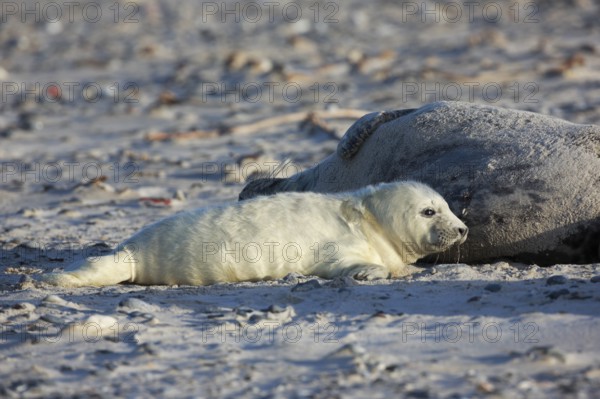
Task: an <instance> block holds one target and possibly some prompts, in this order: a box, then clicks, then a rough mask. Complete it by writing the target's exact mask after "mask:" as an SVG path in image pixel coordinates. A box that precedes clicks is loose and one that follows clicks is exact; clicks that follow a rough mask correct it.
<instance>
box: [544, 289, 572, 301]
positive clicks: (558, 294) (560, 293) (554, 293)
mask: <svg viewBox="0 0 600 399" xmlns="http://www.w3.org/2000/svg"><path fill="white" fill-rule="evenodd" d="M569 293H570V291H569V290H568V289H566V288H563V289H560V290H556V291H552V292H551V293H549V294H548V298H550V299H557V298H558V297H561V296H563V295H568V294H569Z"/></svg>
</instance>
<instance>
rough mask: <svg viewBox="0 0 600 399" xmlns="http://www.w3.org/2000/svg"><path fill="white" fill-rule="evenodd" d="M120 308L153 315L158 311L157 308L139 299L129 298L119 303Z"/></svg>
mask: <svg viewBox="0 0 600 399" xmlns="http://www.w3.org/2000/svg"><path fill="white" fill-rule="evenodd" d="M119 308H121V309H123V310H125V309H130V310H139V311H141V312H149V313H152V312H154V311H156V310H157V307H156V306H154V305H151V304H149V303H147V302H144V301H142V300H141V299H138V298H127V299H124V300H122V301H121V302H119Z"/></svg>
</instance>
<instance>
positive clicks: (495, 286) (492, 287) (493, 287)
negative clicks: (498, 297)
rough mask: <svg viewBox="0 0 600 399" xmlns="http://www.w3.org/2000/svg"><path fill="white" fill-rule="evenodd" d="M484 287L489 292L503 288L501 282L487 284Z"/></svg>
mask: <svg viewBox="0 0 600 399" xmlns="http://www.w3.org/2000/svg"><path fill="white" fill-rule="evenodd" d="M484 289H485V290H486V291H489V292H498V291H500V290H501V289H502V286H501V285H500V284H496V283H492V284H488V285H486V286H485V287H484Z"/></svg>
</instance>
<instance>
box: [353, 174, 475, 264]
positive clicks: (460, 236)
mask: <svg viewBox="0 0 600 399" xmlns="http://www.w3.org/2000/svg"><path fill="white" fill-rule="evenodd" d="M363 193H364V197H363V206H365V207H366V209H367V210H368V211H369V212H370V213H371V214H372V215H373V217H374V218H375V220H376V222H377V224H378V225H379V226H380V228H381V230H383V231H384V232H385V234H386V236H387V237H388V238H389V239H390V240H391V241H392V242H394V244H395V245H396V246H397V247H398V248H399V249H400V250H402V251H403V252H405V253H406V255H407V261H409V262H414V261H416V260H417V259H419V258H422V257H423V256H425V255H429V254H433V253H437V252H442V251H444V250H446V249H448V248H449V247H451V246H452V245H454V244H462V243H464V242H465V240H466V239H467V233H468V230H469V229H468V228H467V226H466V225H465V224H464V223H463V222H462V221H461V220H460V219H459V218H458V217H456V215H454V214H453V213H452V211H451V210H450V207H448V203H447V202H446V201H445V200H444V198H442V196H441V195H440V194H438V193H437V192H436V191H435V190H433V189H432V188H431V187H429V186H427V185H425V184H422V183H418V182H414V181H405V182H395V183H382V184H378V185H375V186H369V187H367V188H365V189H364V191H363ZM411 255H412V256H411Z"/></svg>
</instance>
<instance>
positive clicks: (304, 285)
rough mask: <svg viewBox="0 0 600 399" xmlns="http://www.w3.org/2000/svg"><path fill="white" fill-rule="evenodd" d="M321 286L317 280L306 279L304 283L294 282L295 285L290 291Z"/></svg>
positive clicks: (307, 289) (300, 290) (308, 289)
mask: <svg viewBox="0 0 600 399" xmlns="http://www.w3.org/2000/svg"><path fill="white" fill-rule="evenodd" d="M321 287H322V286H321V283H319V282H318V281H317V280H308V281H307V282H305V283H298V284H296V286H295V287H293V288H292V292H304V291H310V290H314V289H316V288H321Z"/></svg>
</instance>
